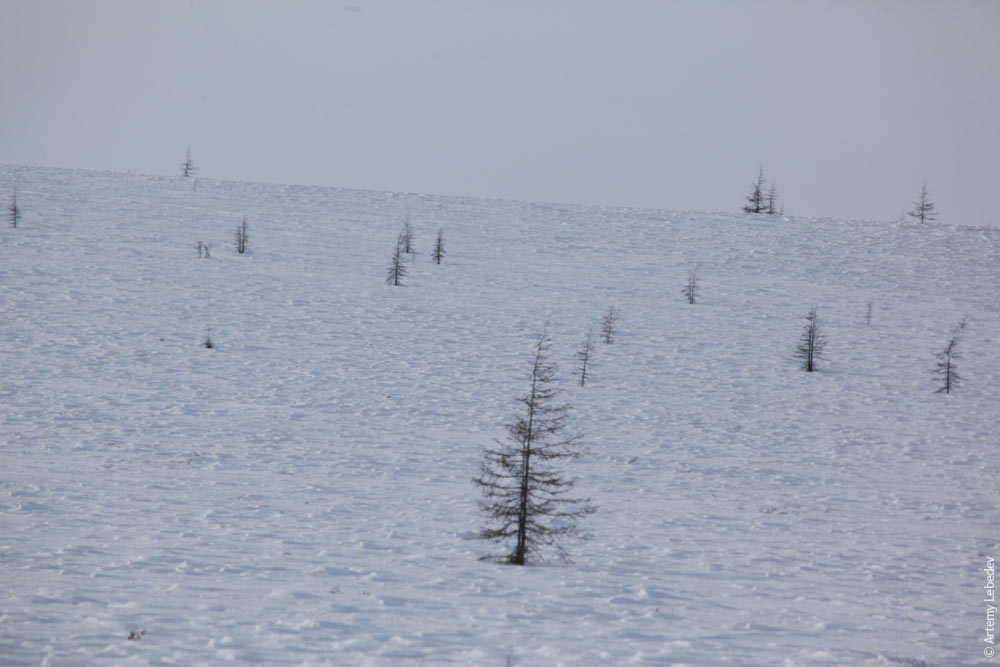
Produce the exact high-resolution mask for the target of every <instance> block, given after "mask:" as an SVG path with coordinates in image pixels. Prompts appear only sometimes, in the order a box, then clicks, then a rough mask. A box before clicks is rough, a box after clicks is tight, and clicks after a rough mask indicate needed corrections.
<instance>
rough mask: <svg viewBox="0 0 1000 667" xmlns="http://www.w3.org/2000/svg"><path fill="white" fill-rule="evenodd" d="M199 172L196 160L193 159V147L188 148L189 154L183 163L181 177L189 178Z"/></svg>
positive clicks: (186, 154) (185, 156)
mask: <svg viewBox="0 0 1000 667" xmlns="http://www.w3.org/2000/svg"><path fill="white" fill-rule="evenodd" d="M196 171H198V168H197V167H195V166H194V160H192V159H191V147H190V146H188V149H187V153H185V155H184V162H181V176H183V177H184V178H188V177H190V176H194V172H196Z"/></svg>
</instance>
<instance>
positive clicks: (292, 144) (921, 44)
mask: <svg viewBox="0 0 1000 667" xmlns="http://www.w3.org/2000/svg"><path fill="white" fill-rule="evenodd" d="M0 25H2V26H3V27H4V30H3V38H2V39H0V81H2V82H3V84H2V89H0V163H6V164H25V165H43V166H57V167H83V168H94V169H113V170H129V169H132V170H136V171H140V172H146V173H156V174H175V173H177V172H178V166H179V164H180V162H181V161H182V160H183V158H184V153H185V150H186V148H187V147H188V146H189V145H190V147H191V152H192V155H193V157H194V160H195V162H196V164H197V165H198V167H199V169H200V171H199V174H200V175H201V176H203V177H208V178H222V179H234V180H254V181H266V182H280V183H301V184H318V185H334V186H343V187H360V188H372V189H379V190H402V191H408V192H424V193H437V194H459V195H482V196H495V197H507V198H515V199H528V200H541V201H550V202H573V203H584V204H591V203H599V204H623V205H633V206H645V207H654V208H669V209H685V210H686V209H694V210H708V211H716V210H725V211H735V210H739V208H740V207H741V206H742V204H743V203H744V202H743V197H744V196H745V194H746V193H747V191H748V190H749V186H750V183H751V182H752V181H753V179H754V177H755V176H756V174H757V169H758V167H760V166H763V168H764V171H765V175H766V176H767V177H768V179H771V178H774V179H775V180H776V182H777V188H778V191H779V193H780V194H781V195H782V201H783V203H784V204H785V208H786V211H787V212H788V213H789V214H796V215H812V216H837V217H856V218H875V219H886V220H895V219H898V218H899V216H900V214H901V213H902V212H903V211H904V210H907V209H909V208H912V201H913V200H914V199H916V198H917V197H918V196H919V194H920V188H921V185H922V183H923V182H924V181H925V180H926V181H927V184H928V188H929V190H930V194H931V198H932V200H934V201H935V202H936V203H937V206H938V209H939V212H940V221H941V222H946V223H953V224H986V223H990V222H991V223H992V224H995V225H1000V211H998V210H997V207H998V205H997V203H996V196H995V195H997V194H998V192H1000V187H998V186H1000V37H998V35H1000V2H998V1H996V0H981V1H973V0H966V1H963V0H950V1H945V0H940V1H938V2H925V1H921V0H885V1H876V0H855V1H851V0H837V1H832V0H831V1H825V2H824V1H806V0H760V1H751V0H731V1H722V0H717V1H713V0H708V1H706V0H688V1H669V0H663V1H654V0H645V1H642V0H602V1H596V0H594V1H588V0H346V1H341V2H337V1H327V0H293V1H289V0H283V1H281V2H278V1H276V0H275V1H273V2H264V1H262V0H229V1H222V0H172V1H166V0H163V1H152V0H118V1H111V0H86V1H83V0H0Z"/></svg>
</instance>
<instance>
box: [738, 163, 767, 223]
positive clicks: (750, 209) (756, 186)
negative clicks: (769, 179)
mask: <svg viewBox="0 0 1000 667" xmlns="http://www.w3.org/2000/svg"><path fill="white" fill-rule="evenodd" d="M764 183H765V181H764V167H761V168H760V171H758V172H757V180H756V181H754V182H753V185H751V186H750V194H748V195H747V203H746V204H745V205H744V206H743V212H744V213H763V212H764V200H765V198H766V195H765V194H764Z"/></svg>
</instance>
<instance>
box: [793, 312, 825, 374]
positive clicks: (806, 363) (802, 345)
mask: <svg viewBox="0 0 1000 667" xmlns="http://www.w3.org/2000/svg"><path fill="white" fill-rule="evenodd" d="M816 310H817V309H816V305H815V304H813V307H812V309H811V310H810V311H809V314H808V315H806V326H805V329H804V330H803V331H802V340H801V341H800V342H799V346H798V347H797V348H796V350H795V358H796V359H799V360H800V361H801V362H802V370H804V371H806V372H809V373H812V372H813V371H815V370H816V359H817V358H819V356H820V355H821V354H822V352H823V347H824V345H825V344H826V341H825V340H824V339H823V336H822V335H821V334H820V331H819V316H818V315H817V314H816Z"/></svg>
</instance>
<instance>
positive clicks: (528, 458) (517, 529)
mask: <svg viewBox="0 0 1000 667" xmlns="http://www.w3.org/2000/svg"><path fill="white" fill-rule="evenodd" d="M550 345H551V343H550V341H549V335H548V324H547V323H546V325H545V329H544V330H543V331H542V334H541V335H540V336H539V338H538V343H537V345H536V346H535V351H534V359H533V361H532V367H531V376H530V384H529V389H528V393H527V394H525V395H524V396H523V397H521V398H519V399H518V402H519V403H520V404H521V408H522V410H521V412H520V414H519V415H517V416H516V417H515V418H514V419H513V421H511V422H510V423H509V424H507V427H506V428H507V438H506V439H505V440H503V441H501V440H496V441H495V444H494V446H492V447H487V448H485V449H484V450H483V458H482V461H481V463H480V469H479V476H478V477H476V478H474V479H473V482H474V483H475V484H476V486H478V487H479V489H480V491H481V492H482V494H483V498H482V500H481V501H480V511H481V512H482V514H483V516H484V518H485V520H486V526H485V527H484V528H483V529H482V531H481V532H480V537H482V538H483V539H485V540H488V541H491V542H497V543H502V544H504V545H506V546H505V547H504V550H503V553H500V554H492V555H488V556H485V557H484V559H486V560H494V561H498V562H502V563H506V564H509V565H525V564H526V563H528V561H529V559H533V558H536V557H539V558H540V557H541V554H542V552H543V551H544V550H545V549H546V548H552V549H555V550H556V551H557V552H558V553H560V554H564V553H565V552H564V551H563V548H562V541H563V538H566V537H569V536H573V535H576V534H577V528H576V520H577V519H579V518H581V517H583V516H585V515H588V514H591V513H593V512H595V511H596V508H595V507H594V506H593V505H592V504H591V503H590V501H589V500H587V499H584V498H574V497H570V496H568V495H567V494H568V493H569V492H570V491H571V490H572V489H573V486H574V485H575V480H573V479H569V478H567V477H565V476H564V475H562V474H561V473H560V472H559V470H558V469H557V468H556V465H555V464H556V463H557V462H559V461H562V460H565V459H575V458H578V457H580V456H581V454H582V450H581V446H580V440H579V437H578V436H566V435H564V434H563V431H564V429H565V428H566V421H567V418H568V413H569V411H570V409H571V408H570V406H568V405H564V404H560V403H557V399H558V396H559V393H560V390H559V388H558V387H557V386H556V383H557V377H556V366H555V364H554V363H552V362H550V361H549V360H548V354H549V347H550Z"/></svg>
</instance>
